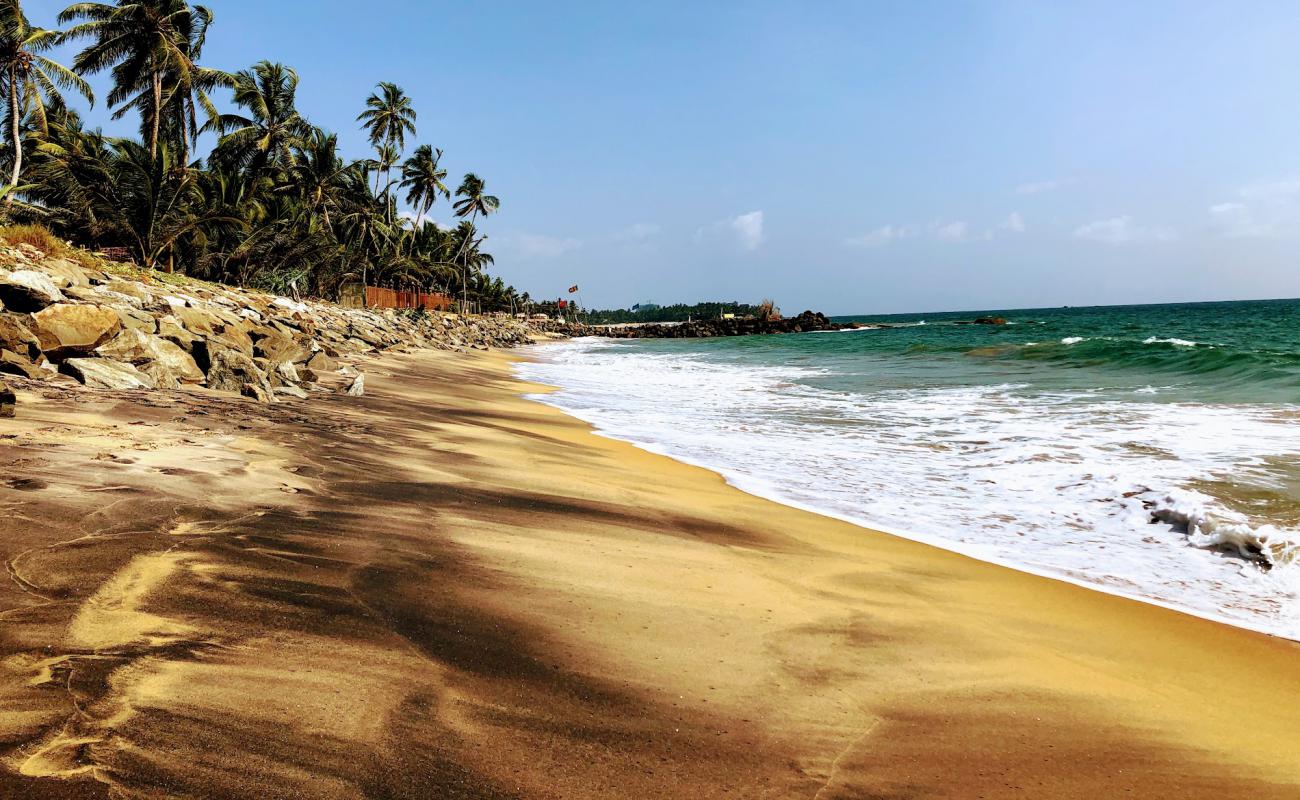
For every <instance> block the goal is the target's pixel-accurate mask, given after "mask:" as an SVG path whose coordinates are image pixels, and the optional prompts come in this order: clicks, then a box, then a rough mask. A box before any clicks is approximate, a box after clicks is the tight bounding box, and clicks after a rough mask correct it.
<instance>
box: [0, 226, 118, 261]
mask: <svg viewBox="0 0 1300 800" xmlns="http://www.w3.org/2000/svg"><path fill="white" fill-rule="evenodd" d="M0 242H2V243H4V244H6V245H8V246H9V247H17V246H18V245H20V244H26V245H31V246H32V247H35V248H36V249H37V250H40V251H41V252H42V253H44V254H45V255H47V256H62V257H63V258H66V259H68V260H70V261H74V262H76V263H77V264H78V265H79V266H82V267H86V268H88V269H98V268H99V267H100V264H99V262H98V259H96V258H95V257H94V256H92V255H91V254H90V253H87V252H86V251H85V250H81V249H78V248H76V247H71V246H69V245H68V243H67V242H64V241H63V240H62V239H60V238H59V237H57V236H55V235H54V234H53V233H51V232H50V229H49V228H47V227H45V226H44V225H5V226H3V227H0Z"/></svg>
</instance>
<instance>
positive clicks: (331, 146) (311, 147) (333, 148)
mask: <svg viewBox="0 0 1300 800" xmlns="http://www.w3.org/2000/svg"><path fill="white" fill-rule="evenodd" d="M338 147H339V137H338V136H336V135H335V134H332V133H326V132H325V131H323V130H321V129H319V128H317V129H316V130H315V131H313V132H312V135H311V137H310V138H308V140H307V141H306V142H305V143H304V144H303V145H302V146H301V147H299V148H298V152H297V153H296V156H295V158H294V161H293V163H292V164H291V165H290V166H289V167H288V168H287V169H286V170H285V171H284V176H283V178H282V179H281V182H280V184H279V185H278V186H277V187H276V191H277V192H278V193H280V194H291V195H293V196H295V197H297V198H299V199H300V200H301V201H302V210H303V211H304V212H305V213H306V215H307V223H308V225H314V224H315V221H316V218H317V217H318V216H319V217H320V218H321V220H322V222H324V224H325V228H326V230H328V231H331V232H332V231H333V230H334V225H333V221H332V215H334V214H337V212H338V211H339V209H341V208H342V207H343V204H344V197H343V195H344V192H345V191H346V184H345V182H344V180H343V177H344V175H345V174H346V173H348V172H351V171H354V170H356V169H357V165H356V164H355V163H344V161H343V159H341V158H339V154H338Z"/></svg>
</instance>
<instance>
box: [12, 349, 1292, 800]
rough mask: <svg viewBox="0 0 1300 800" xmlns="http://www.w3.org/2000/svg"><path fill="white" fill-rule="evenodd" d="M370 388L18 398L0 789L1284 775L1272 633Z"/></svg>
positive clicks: (1090, 781) (532, 789) (568, 786)
mask: <svg viewBox="0 0 1300 800" xmlns="http://www.w3.org/2000/svg"><path fill="white" fill-rule="evenodd" d="M367 390H368V395H367V396H366V397H365V398H361V399H355V398H341V397H338V398H326V399H323V400H319V399H318V400H312V401H309V402H306V403H295V404H288V403H285V404H279V405H277V406H274V407H272V408H270V409H267V408H264V407H260V406H255V405H251V404H248V403H245V402H243V401H239V400H233V399H228V398H220V397H216V396H212V395H206V394H175V395H170V396H167V395H159V394H149V395H130V394H117V395H114V394H106V393H101V394H86V393H74V392H72V391H71V390H62V389H51V390H48V391H47V392H45V393H44V396H41V395H37V394H35V393H31V392H28V393H24V395H23V396H21V397H20V406H19V409H20V416H19V418H18V419H16V420H12V421H6V422H5V423H4V426H3V428H0V434H4V435H5V438H0V513H3V514H4V520H5V523H4V527H5V530H4V535H3V536H0V556H2V557H3V558H4V560H5V562H6V563H7V565H8V573H9V579H8V580H6V581H5V585H4V586H3V588H0V797H3V798H10V797H13V798H42V799H43V798H107V797H110V796H111V797H115V798H137V797H139V798H156V797H231V798H233V797H258V798H262V797H295V798H353V797H376V798H378V797H385V798H387V797H410V798H597V797H600V798H622V797H656V798H658V797H673V798H714V797H733V798H756V797H767V798H786V797H791V798H810V799H817V798H820V799H821V800H827V799H829V798H841V800H847V799H848V798H897V799H899V800H901V799H902V798H979V797H985V798H995V797H1020V798H1025V797H1030V798H1074V797H1082V798H1088V799H1089V800H1100V799H1101V798H1111V797H1118V796H1131V797H1143V798H1165V797H1168V798H1180V799H1185V798H1200V797H1205V798H1211V797H1212V798H1274V797H1276V798H1297V797H1300V757H1298V755H1297V754H1300V703H1297V702H1296V701H1295V695H1296V691H1297V689H1300V646H1297V645H1296V644H1294V643H1291V642H1286V641H1282V640H1278V639H1273V638H1270V637H1267V636H1264V635H1260V634H1255V633H1251V632H1247V631H1242V630H1238V629H1234V628H1230V627H1227V626H1224V625H1221V624H1218V623H1214V622H1209V621H1205V620H1200V619H1195V618H1192V617H1188V616H1185V615H1182V614H1179V613H1176V612H1173V611H1168V610H1164V609H1160V608H1156V607H1153V606H1148V605H1143V604H1141V603H1137V602H1133V601H1129V600H1125V599H1121V598H1116V597H1112V596H1108V595H1103V594H1099V593H1096V592H1093V591H1089V590H1086V589H1082V588H1079V587H1075V586H1071V585H1067V584H1064V583H1060V582H1057V581H1052V580H1049V579H1045V578H1041V577H1035V576H1031V575H1027V574H1023V573H1018V572H1014V571H1012V570H1008V569H1005V568H1002V567H998V566H994V565H989V564H985V563H981V562H978V561H974V560H971V559H969V558H966V557H963V556H959V555H955V554H952V553H948V552H945V551H941V550H937V549H934V548H931V547H928V546H925V545H921V544H917V543H914V542H910V541H905V540H902V539H898V538H895V537H891V536H888V535H884V534H879V533H875V532H871V531H867V530H864V529H862V528H859V527H856V526H852V525H849V524H847V523H842V522H837V521H834V520H830V519H826V518H823V517H819V516H816V515H813V514H809V513H806V512H802V511H798V510H795V509H791V508H787V507H784V506H781V505H778V504H774V503H771V502H768V501H765V500H761V499H758V498H755V497H752V496H750V495H747V494H744V493H742V492H740V491H738V490H736V489H733V488H731V487H729V486H727V485H726V484H725V483H724V482H723V481H722V480H721V479H720V478H719V477H718V476H716V475H714V474H713V473H710V472H708V471H705V470H701V469H697V468H694V467H689V466H685V465H682V464H679V463H677V462H674V461H671V460H669V459H666V458H663V457H660V456H656V455H652V454H649V453H646V452H644V451H641V450H638V449H635V448H633V447H631V446H630V445H626V444H622V443H619V442H614V441H610V440H608V439H604V438H602V437H598V436H594V435H592V433H591V432H590V431H589V429H588V428H587V427H586V426H584V425H583V424H581V423H579V422H577V421H575V420H573V419H572V418H569V417H567V416H565V415H564V414H562V413H560V412H558V411H555V410H553V409H551V408H548V407H546V406H543V405H540V404H537V403H534V402H531V401H528V400H526V399H524V398H522V397H521V393H522V392H524V391H540V390H541V388H540V387H535V386H526V385H524V384H522V383H520V382H518V381H517V380H515V379H514V378H512V377H511V373H510V368H509V358H508V357H506V356H502V355H484V356H473V357H470V356H457V355H449V354H420V355H406V356H394V357H390V358H386V359H384V360H382V361H380V362H378V363H377V364H374V365H372V366H371V367H370V368H369V371H368V376H367Z"/></svg>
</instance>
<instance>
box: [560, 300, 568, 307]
mask: <svg viewBox="0 0 1300 800" xmlns="http://www.w3.org/2000/svg"><path fill="white" fill-rule="evenodd" d="M557 305H559V307H560V308H568V307H569V301H568V300H561V301H560V302H559V303H558V304H557Z"/></svg>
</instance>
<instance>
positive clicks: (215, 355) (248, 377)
mask: <svg viewBox="0 0 1300 800" xmlns="http://www.w3.org/2000/svg"><path fill="white" fill-rule="evenodd" d="M195 347H196V349H199V348H198V344H196V345H195ZM202 350H203V351H204V352H203V353H202V355H203V356H204V358H203V359H201V360H202V361H206V363H207V370H208V387H209V388H212V389H217V390H218V391H223V392H235V393H238V394H247V393H248V392H247V391H246V390H245V387H246V386H253V387H255V388H256V389H259V390H261V394H262V395H264V396H266V397H270V396H272V392H271V383H270V381H269V380H268V379H267V377H266V373H264V372H262V370H260V369H258V367H257V364H255V363H253V359H252V358H251V357H250V356H248V355H247V354H245V353H242V352H240V351H239V350H233V349H231V348H228V347H221V346H220V345H216V344H214V343H213V342H210V341H206V342H203V347H202Z"/></svg>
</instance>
